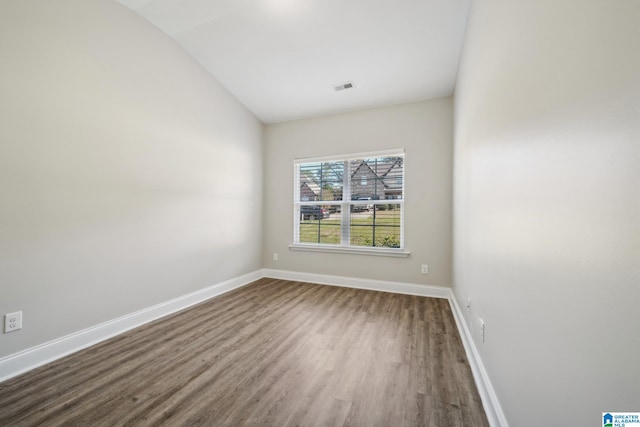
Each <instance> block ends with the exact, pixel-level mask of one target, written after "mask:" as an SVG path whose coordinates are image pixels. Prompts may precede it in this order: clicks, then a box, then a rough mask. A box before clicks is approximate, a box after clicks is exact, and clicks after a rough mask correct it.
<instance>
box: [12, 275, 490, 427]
mask: <svg viewBox="0 0 640 427" xmlns="http://www.w3.org/2000/svg"><path fill="white" fill-rule="evenodd" d="M34 425H47V426H49V425H51V426H56V425H64V426H116V425H117V426H137V425H145V426H146V425H153V426H157V425H167V426H175V425H185V426H241V425H268V426H343V425H348V426H393V427H398V426H437V427H456V426H487V425H488V423H487V419H486V416H485V414H484V411H483V408H482V403H481V401H480V398H479V396H478V392H477V389H476V386H475V384H474V381H473V378H472V375H471V371H470V368H469V364H468V361H467V358H466V355H465V352H464V349H463V347H462V342H461V341H460V337H459V335H458V332H457V329H456V326H455V322H454V319H453V317H452V313H451V309H450V307H449V303H448V302H447V301H446V300H443V299H434V298H424V297H417V296H409V295H399V294H391V293H384V292H375V291H367V290H359V289H349V288H341V287H334V286H323V285H314V284H309V283H300V282H290V281H284V280H275V279H262V280H259V281H257V282H255V283H253V284H251V285H248V286H245V287H243V288H241V289H237V290H235V291H232V292H229V293H227V294H224V295H221V296H219V297H217V298H214V299H211V300H209V301H207V302H204V303H202V304H200V305H197V306H195V307H192V308H190V309H188V310H185V311H182V312H180V313H177V314H174V315H171V316H168V317H165V318H163V319H160V320H158V321H155V322H153V323H149V324H147V325H144V326H142V327H140V328H137V329H135V330H132V331H129V332H127V333H125V334H122V335H119V336H117V337H115V338H112V339H110V340H108V341H105V342H103V343H100V344H97V345H95V346H93V347H90V348H88V349H85V350H83V351H80V352H78V353H74V354H72V355H70V356H67V357H65V358H63V359H60V360H57V361H55V362H53V363H50V364H48V365H45V366H42V367H40V368H38V369H35V370H32V371H29V372H27V373H25V374H23V375H21V376H19V377H16V378H13V379H11V380H8V381H5V382H3V383H0V426H34Z"/></svg>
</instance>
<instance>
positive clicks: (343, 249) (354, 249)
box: [289, 148, 410, 257]
mask: <svg viewBox="0 0 640 427" xmlns="http://www.w3.org/2000/svg"><path fill="white" fill-rule="evenodd" d="M404 154H405V152H404V149H403V148H399V149H393V150H382V151H372V152H365V153H352V154H347V155H335V156H323V157H310V158H299V159H294V161H293V178H294V179H293V187H294V188H293V191H294V193H293V194H294V197H293V228H294V230H293V233H294V234H293V243H292V244H290V245H289V249H290V250H295V251H310V252H333V253H349V254H358V255H378V256H390V257H407V256H409V254H410V252H409V251H408V250H407V249H406V248H405V241H404V227H405V224H404V213H405V204H404V201H405V198H404V195H405V181H406V180H405V179H404V177H405V176H406V162H405V161H404V160H403V163H402V177H403V179H402V199H381V200H351V194H350V193H351V188H350V187H349V186H350V185H351V176H350V174H349V173H345V174H344V182H343V190H342V200H318V201H302V200H300V198H299V197H298V198H297V199H296V195H298V193H299V191H300V165H302V164H306V163H323V162H336V161H342V162H345V163H348V162H350V161H352V160H364V159H368V158H376V157H391V156H401V157H402V158H403V159H404ZM387 204H398V205H400V247H399V248H389V247H383V246H373V247H369V246H351V245H344V244H342V242H349V241H350V236H349V233H350V227H349V225H346V226H344V225H341V226H340V228H341V244H322V243H306V242H302V243H301V242H299V240H300V235H299V233H300V222H299V221H300V218H299V214H298V211H299V208H300V206H305V205H306V206H310V205H311V206H321V205H339V206H340V211H341V212H342V218H341V221H340V223H341V224H350V217H349V216H350V214H351V208H350V206H352V205H387Z"/></svg>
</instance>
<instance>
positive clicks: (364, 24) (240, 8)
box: [118, 0, 469, 123]
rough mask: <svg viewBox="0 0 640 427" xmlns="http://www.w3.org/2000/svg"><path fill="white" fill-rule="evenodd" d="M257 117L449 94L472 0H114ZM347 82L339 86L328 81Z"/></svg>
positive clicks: (286, 117) (312, 113) (325, 111)
mask: <svg viewBox="0 0 640 427" xmlns="http://www.w3.org/2000/svg"><path fill="white" fill-rule="evenodd" d="M118 1H119V2H120V3H122V4H124V5H125V6H128V7H129V8H131V9H133V10H135V11H136V12H138V13H139V14H140V15H142V16H143V17H145V18H146V19H148V20H149V21H151V22H152V23H153V24H155V25H156V26H158V27H159V28H160V29H162V30H163V31H164V32H165V33H167V34H168V35H169V36H171V37H173V38H174V39H175V40H177V41H178V43H180V44H181V45H182V46H183V47H184V48H185V49H186V50H187V51H188V52H189V53H190V54H191V55H192V56H193V57H194V58H195V60H196V61H198V62H199V63H200V64H202V66H204V67H205V68H206V69H207V70H208V71H209V72H210V73H211V74H212V75H213V76H214V77H215V78H216V79H217V80H218V81H219V82H220V83H221V84H222V85H224V86H225V87H226V88H227V89H228V90H229V91H230V92H231V93H233V94H234V95H235V96H236V97H237V98H238V99H239V100H240V102H242V103H243V104H244V105H245V106H246V107H247V108H248V109H249V110H251V111H252V112H253V113H254V114H255V115H256V116H257V117H258V118H259V119H260V120H262V121H263V122H264V123H274V122H281V121H288V120H294V119H299V118H305V117H313V116H319V115H325V114H331V113H337V112H343V111H349V110H356V109H362V108H371V107H377V106H384V105H392V104H399V103H403V102H409V101H415V100H421V99H428V98H437V97H441V96H447V95H451V94H452V92H453V88H454V83H455V78H456V72H457V69H458V59H459V57H460V50H461V47H462V39H463V35H464V30H465V25H466V16H467V9H468V6H469V0H118ZM349 81H350V82H353V84H354V86H355V87H354V88H353V89H348V90H343V91H340V92H336V91H334V89H333V86H334V85H337V84H341V83H345V82H349Z"/></svg>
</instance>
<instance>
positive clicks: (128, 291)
mask: <svg viewBox="0 0 640 427" xmlns="http://www.w3.org/2000/svg"><path fill="white" fill-rule="evenodd" d="M0 52H2V54H1V59H0V94H1V95H0V200H2V208H1V209H0V314H2V313H7V312H11V311H15V310H22V311H23V312H24V329H23V330H21V331H19V332H13V333H10V334H0V357H1V356H3V355H7V354H11V353H14V352H17V351H19V350H22V349H25V348H28V347H31V346H34V345H36V344H40V343H43V342H46V341H48V340H51V339H53V338H57V337H60V336H63V335H66V334H69V333H71V332H74V331H78V330H81V329H84V328H86V327H89V326H92V325H95V324H98V323H100V322H103V321H106V320H110V319H113V318H115V317H117V316H120V315H123V314H126V313H131V312H133V311H136V310H138V309H141V308H144V307H148V306H151V305H153V304H156V303H159V302H162V301H166V300H168V299H171V298H173V297H176V296H179V295H183V294H186V293H188V292H191V291H194V290H197V289H200V288H203V287H206V286H210V285H213V284H216V283H219V282H220V281H223V280H226V279H229V278H231V277H236V276H239V275H241V274H244V273H247V272H250V271H253V270H256V269H259V268H260V267H261V266H262V260H261V248H262V243H261V235H262V230H261V221H260V218H261V216H262V215H261V210H262V198H261V188H262V183H261V179H262V152H261V150H262V149H261V138H262V125H261V124H260V122H258V121H257V120H256V119H255V118H254V117H253V116H252V115H251V114H250V113H249V112H247V111H246V110H245V109H244V108H243V107H242V106H241V105H240V104H239V103H238V102H237V101H235V99H233V98H232V97H231V96H230V95H229V94H228V93H227V92H226V91H225V90H224V89H223V88H222V87H221V86H220V85H219V84H218V83H217V82H216V81H214V80H213V79H212V78H211V77H210V75H208V74H207V73H206V72H205V71H204V70H203V69H202V68H201V67H200V66H198V65H196V63H195V62H194V61H193V60H192V59H191V58H190V57H189V56H188V55H187V54H186V53H185V52H184V51H183V50H182V49H181V48H180V47H179V46H177V45H176V43H174V42H173V41H171V40H170V39H169V38H168V37H166V36H165V35H163V34H162V33H160V31H159V30H158V29H156V28H155V27H153V26H152V25H151V24H149V23H148V22H147V21H145V20H143V19H142V18H140V17H139V16H137V15H136V14H134V13H133V12H132V11H130V10H128V9H126V8H125V7H123V6H121V5H120V4H118V3H116V2H115V1H108V0H102V1H91V2H86V1H80V0H77V1H55V2H50V1H45V0H38V1H36V0H30V1H18V0H5V1H2V2H0Z"/></svg>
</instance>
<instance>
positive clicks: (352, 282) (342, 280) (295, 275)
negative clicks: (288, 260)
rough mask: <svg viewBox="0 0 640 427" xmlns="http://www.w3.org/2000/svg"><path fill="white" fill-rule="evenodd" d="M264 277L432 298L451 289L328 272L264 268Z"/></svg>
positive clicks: (442, 295) (442, 296) (443, 294)
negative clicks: (315, 272)
mask: <svg viewBox="0 0 640 427" xmlns="http://www.w3.org/2000/svg"><path fill="white" fill-rule="evenodd" d="M263 272H264V277H271V278H274V279H282V280H294V281H297V282H308V283H318V284H320V285H333V286H344V287H346V288H357V289H368V290H372V291H382V292H393V293H396V294H407V295H418V296H423V297H433V298H449V295H451V289H450V288H448V287H444V286H431V285H417V284H413V283H403V282H390V281H385V280H372V279H361V278H356V277H345V276H331V275H328V274H314V273H302V272H299V271H288V270H272V269H264V270H263Z"/></svg>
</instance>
